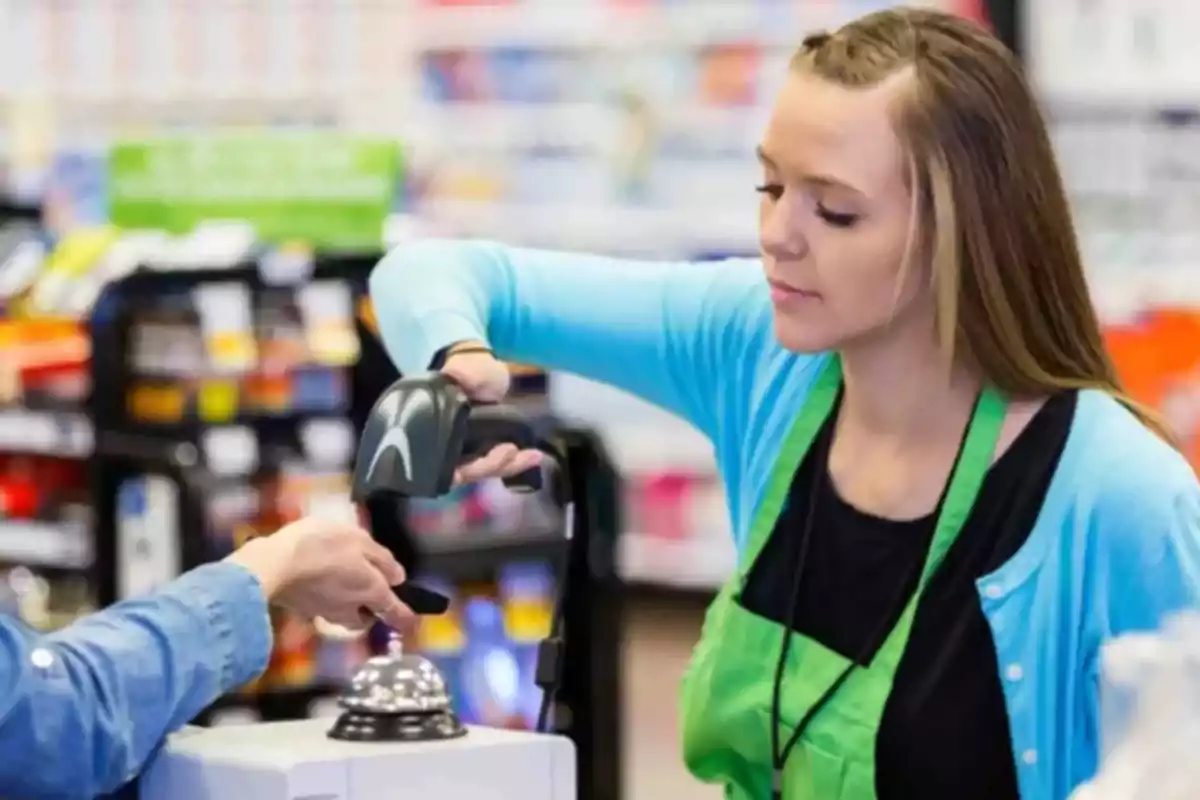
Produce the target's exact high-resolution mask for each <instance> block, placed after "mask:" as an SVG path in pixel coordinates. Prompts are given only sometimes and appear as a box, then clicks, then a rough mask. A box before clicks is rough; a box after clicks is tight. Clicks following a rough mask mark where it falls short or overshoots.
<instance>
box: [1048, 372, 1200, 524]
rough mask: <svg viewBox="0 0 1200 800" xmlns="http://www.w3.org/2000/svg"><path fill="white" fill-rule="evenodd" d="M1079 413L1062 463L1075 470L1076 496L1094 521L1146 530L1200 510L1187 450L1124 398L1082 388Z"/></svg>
mask: <svg viewBox="0 0 1200 800" xmlns="http://www.w3.org/2000/svg"><path fill="white" fill-rule="evenodd" d="M1075 413H1076V416H1075V420H1074V422H1073V424H1072V429H1071V433H1070V436H1069V438H1068V440H1067V449H1066V451H1064V453H1063V460H1062V462H1060V467H1063V466H1065V467H1067V468H1068V469H1071V470H1072V471H1073V472H1074V473H1075V486H1076V490H1077V495H1076V500H1077V501H1079V502H1083V503H1084V504H1086V505H1089V506H1090V507H1091V511H1092V512H1093V515H1094V516H1093V519H1096V520H1110V521H1120V520H1130V519H1135V520H1138V521H1139V522H1140V523H1141V524H1140V525H1139V526H1138V527H1140V528H1144V527H1146V526H1147V523H1151V522H1152V521H1153V522H1157V523H1160V524H1166V523H1167V522H1168V520H1169V519H1174V518H1177V517H1178V514H1179V513H1180V512H1184V511H1188V510H1189V509H1190V510H1191V511H1193V512H1194V511H1195V510H1196V509H1200V505H1198V503H1200V481H1197V477H1196V471H1195V469H1194V468H1193V466H1192V465H1191V464H1190V463H1189V462H1188V460H1187V458H1186V457H1185V456H1184V454H1183V453H1181V452H1180V451H1179V450H1178V449H1176V447H1175V446H1173V445H1172V444H1171V443H1170V442H1167V441H1166V440H1165V439H1163V438H1162V437H1161V436H1159V435H1158V434H1157V433H1156V432H1154V431H1153V430H1151V429H1150V428H1148V427H1147V426H1146V425H1145V424H1143V423H1142V421H1141V420H1139V419H1138V418H1137V417H1136V416H1135V415H1134V414H1133V412H1132V411H1130V410H1129V409H1128V408H1126V407H1125V406H1124V405H1123V404H1121V403H1120V402H1119V401H1118V400H1116V399H1115V398H1113V397H1112V396H1111V395H1109V394H1107V393H1104V392H1099V391H1085V392H1080V394H1079V400H1078V404H1077V407H1076V412H1075ZM1195 521H1196V520H1193V522H1195Z"/></svg>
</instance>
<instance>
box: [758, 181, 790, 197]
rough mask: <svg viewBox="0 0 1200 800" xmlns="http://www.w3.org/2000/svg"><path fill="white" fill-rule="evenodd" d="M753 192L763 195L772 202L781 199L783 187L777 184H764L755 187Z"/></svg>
mask: <svg viewBox="0 0 1200 800" xmlns="http://www.w3.org/2000/svg"><path fill="white" fill-rule="evenodd" d="M754 191H756V192H758V193H759V194H765V195H766V196H767V197H769V198H771V199H772V200H778V199H779V198H781V197H783V185H782V184H778V183H764V184H763V185H762V186H755V187H754Z"/></svg>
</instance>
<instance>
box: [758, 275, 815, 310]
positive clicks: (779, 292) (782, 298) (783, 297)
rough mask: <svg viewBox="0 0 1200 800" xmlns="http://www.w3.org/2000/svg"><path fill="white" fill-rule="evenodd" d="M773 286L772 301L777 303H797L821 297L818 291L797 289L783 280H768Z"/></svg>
mask: <svg viewBox="0 0 1200 800" xmlns="http://www.w3.org/2000/svg"><path fill="white" fill-rule="evenodd" d="M767 284H768V285H769V286H770V287H771V302H772V303H774V304H775V305H783V304H785V303H795V302H798V301H801V300H816V299H818V298H819V297H820V295H819V294H817V293H816V292H809V291H806V290H804V289H797V288H796V287H795V286H790V285H788V284H786V283H783V282H781V281H767Z"/></svg>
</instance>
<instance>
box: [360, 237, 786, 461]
mask: <svg viewBox="0 0 1200 800" xmlns="http://www.w3.org/2000/svg"><path fill="white" fill-rule="evenodd" d="M371 300H372V303H373V305H374V310H375V315H376V318H377V319H378V321H379V330H380V334H381V336H382V338H383V341H384V344H385V346H386V348H387V350H388V353H389V354H390V355H391V357H392V359H393V360H394V361H395V362H396V365H397V367H399V368H400V370H401V372H403V373H405V374H412V373H416V372H422V371H424V370H426V369H428V368H429V365H430V363H431V361H432V360H433V358H434V356H435V355H436V354H437V353H438V352H439V351H441V350H443V349H444V348H446V347H448V346H449V345H452V344H455V343H457V342H463V341H471V340H480V341H485V342H487V343H488V344H489V345H490V346H491V347H492V348H494V349H495V351H496V354H497V355H498V356H499V357H501V358H503V359H506V360H510V361H516V362H521V363H527V364H531V365H535V366H538V367H541V368H544V369H548V370H561V371H565V372H571V373H574V374H576V375H580V376H582V377H585V378H590V379H592V380H597V381H600V382H603V383H607V384H610V385H612V386H615V387H617V388H619V389H624V390H626V391H628V392H631V393H632V394H635V395H637V396H639V397H641V398H643V399H645V400H648V401H650V402H652V403H654V404H656V405H658V406H660V407H662V408H665V409H666V410H668V411H671V412H673V413H675V414H677V415H679V416H681V417H683V418H684V419H686V420H688V421H689V422H691V423H692V424H693V425H694V426H695V427H697V428H698V429H699V430H700V431H701V432H703V433H705V434H706V435H708V437H709V438H710V439H711V440H713V441H714V442H716V441H717V440H718V439H719V438H720V437H726V438H728V437H730V436H734V437H736V436H737V435H738V434H737V433H736V432H735V431H730V430H727V428H728V427H729V426H728V424H727V423H728V422H730V421H731V420H742V419H744V418H745V413H744V412H745V409H744V408H740V406H741V405H743V404H745V403H746V402H748V398H749V397H750V392H749V391H748V390H747V391H730V387H731V386H732V387H736V386H738V385H739V383H743V382H744V381H748V380H749V379H750V378H751V376H752V373H753V370H754V368H755V366H756V362H757V360H756V358H754V353H753V349H752V348H753V346H754V345H755V344H758V343H761V342H762V341H763V340H764V337H769V336H770V330H771V329H770V321H769V314H770V306H769V303H768V301H767V290H766V285H765V281H764V279H763V276H762V270H761V267H760V265H759V262H758V261H757V260H751V259H736V260H729V261H723V262H697V263H687V262H676V263H659V262H642V261H631V260H622V259H614V258H603V257H599V256H591V255H575V254H568V253H558V252H550V251H544V250H530V249H523V248H515V247H507V246H504V245H500V244H497V243H494V242H484V241H469V240H436V239H435V240H423V241H418V242H414V243H411V244H406V245H401V246H400V247H398V248H396V249H395V250H393V251H392V252H391V253H389V254H388V255H387V256H386V257H385V258H384V259H383V260H382V261H381V262H380V263H379V265H378V266H377V267H376V268H375V271H374V272H373V273H372V275H371ZM743 385H744V384H743Z"/></svg>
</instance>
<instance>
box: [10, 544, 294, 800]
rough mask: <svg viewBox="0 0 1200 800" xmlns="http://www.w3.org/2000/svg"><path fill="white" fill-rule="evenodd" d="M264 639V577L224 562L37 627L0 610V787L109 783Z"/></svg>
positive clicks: (235, 672)
mask: <svg viewBox="0 0 1200 800" xmlns="http://www.w3.org/2000/svg"><path fill="white" fill-rule="evenodd" d="M270 648H271V628H270V623H269V618H268V614H267V605H266V599H265V597H264V596H263V592H262V587H261V586H260V585H259V583H258V581H257V579H256V578H254V576H253V575H251V574H250V573H249V572H248V571H246V570H245V569H243V568H241V567H239V566H236V565H233V564H212V565H208V566H204V567H200V568H199V569H196V570H193V571H192V572H190V573H188V574H186V575H184V576H183V577H181V578H179V579H178V580H176V581H174V582H173V583H171V584H170V585H168V586H167V587H165V588H164V589H163V590H161V591H159V592H156V593H154V594H150V595H147V596H144V597H140V598H136V599H131V600H127V601H125V602H122V603H118V604H116V605H114V606H111V607H110V608H108V609H106V610H104V611H101V612H98V613H96V614H92V615H90V616H88V617H85V618H83V619H81V620H79V621H78V622H76V623H74V624H73V625H71V626H69V627H67V628H64V629H63V630H61V631H59V632H56V633H53V634H50V635H46V636H38V635H33V634H31V633H30V632H29V630H28V629H27V628H24V627H23V626H21V625H20V624H18V623H16V622H14V621H13V620H11V619H4V618H0V753H2V754H3V756H2V757H0V796H3V797H22V798H31V799H32V798H43V797H44V798H49V797H54V798H88V800H90V798H93V797H96V796H98V795H102V794H107V793H109V792H113V791H115V790H116V789H118V788H120V787H121V786H122V785H124V784H126V783H128V782H129V781H131V780H133V779H134V778H135V777H136V776H137V774H138V773H139V772H140V771H141V769H142V767H143V766H144V765H145V763H146V761H147V760H148V759H149V758H150V757H151V756H152V755H153V753H154V752H155V750H156V749H157V747H158V745H159V744H160V743H161V742H162V740H163V737H164V736H165V735H166V734H168V733H170V732H171V731H172V730H174V729H175V728H178V727H181V726H183V725H185V724H187V722H188V721H190V720H191V719H192V718H193V717H194V716H195V715H196V714H197V713H199V712H200V711H202V710H203V709H204V708H205V707H206V706H208V705H209V704H210V703H212V701H213V700H215V699H216V698H217V697H219V696H220V695H221V694H223V693H225V692H227V691H230V690H232V689H235V688H237V687H238V686H241V685H242V684H244V683H246V682H247V681H249V680H250V679H252V678H253V677H254V676H256V675H258V674H259V673H260V672H262V670H263V669H264V668H265V667H266V663H267V657H268V656H269V654H270Z"/></svg>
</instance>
